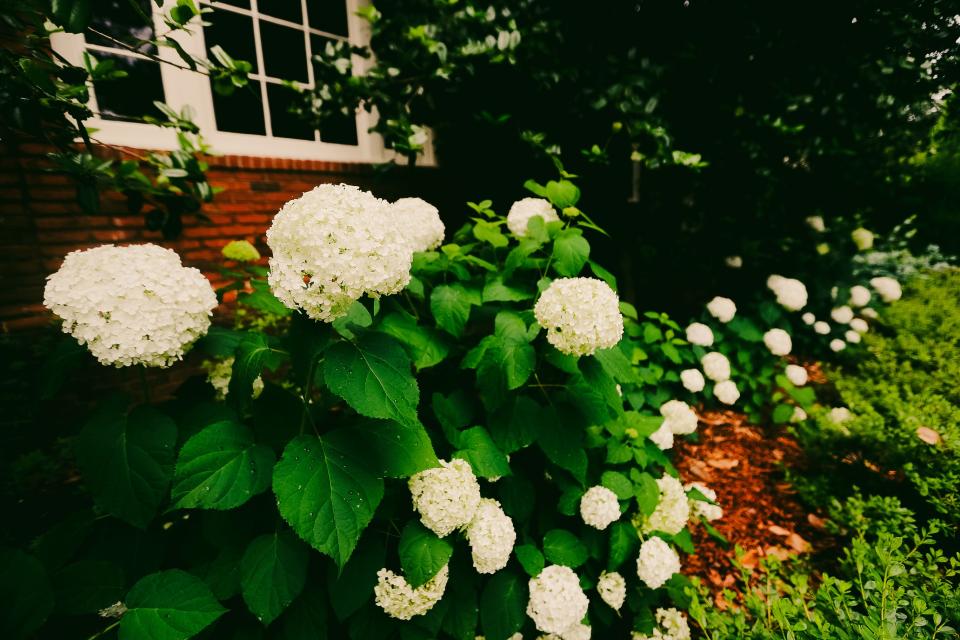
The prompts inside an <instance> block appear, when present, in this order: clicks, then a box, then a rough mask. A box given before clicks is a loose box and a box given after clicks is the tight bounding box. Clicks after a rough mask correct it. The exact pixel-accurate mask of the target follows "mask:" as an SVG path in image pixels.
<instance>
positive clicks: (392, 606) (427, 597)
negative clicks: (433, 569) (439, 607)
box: [373, 565, 450, 620]
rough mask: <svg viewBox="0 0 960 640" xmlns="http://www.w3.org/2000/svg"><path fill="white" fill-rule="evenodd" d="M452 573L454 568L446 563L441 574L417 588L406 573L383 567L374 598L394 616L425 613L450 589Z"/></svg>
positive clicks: (378, 573) (379, 573)
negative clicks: (402, 574)
mask: <svg viewBox="0 0 960 640" xmlns="http://www.w3.org/2000/svg"><path fill="white" fill-rule="evenodd" d="M449 577H450V568H449V566H448V565H444V567H443V568H442V569H440V571H438V572H437V575H435V576H433V577H432V578H430V580H428V581H427V582H426V583H424V584H422V585H420V586H419V587H417V588H416V589H414V588H413V587H411V586H410V583H409V582H407V580H406V578H404V577H403V576H401V575H398V574H396V573H394V572H393V571H390V570H389V569H380V571H378V572H377V584H376V586H375V587H374V588H373V594H374V599H375V601H376V603H377V606H378V607H380V608H381V609H383V611H384V613H386V614H387V615H388V616H390V617H391V618H396V619H397V620H409V619H410V618H412V617H414V616H422V615H423V614H425V613H427V612H428V611H430V609H433V606H434V605H435V604H437V603H438V602H440V599H441V598H443V592H444V591H446V590H447V579H448V578H449Z"/></svg>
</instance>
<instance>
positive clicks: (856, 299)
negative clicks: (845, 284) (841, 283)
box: [850, 284, 871, 307]
mask: <svg viewBox="0 0 960 640" xmlns="http://www.w3.org/2000/svg"><path fill="white" fill-rule="evenodd" d="M870 297H871V296H870V289H867V288H866V287H865V286H863V285H860V284H857V285H854V286H852V287H850V304H852V305H853V306H855V307H863V306H866V305H867V304H868V303H869V302H870Z"/></svg>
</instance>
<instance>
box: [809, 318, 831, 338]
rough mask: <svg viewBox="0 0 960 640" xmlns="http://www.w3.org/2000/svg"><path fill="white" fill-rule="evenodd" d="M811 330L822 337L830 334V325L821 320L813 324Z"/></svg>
mask: <svg viewBox="0 0 960 640" xmlns="http://www.w3.org/2000/svg"><path fill="white" fill-rule="evenodd" d="M813 330H814V331H815V332H817V333H819V334H820V335H822V336H825V335H827V334H828V333H830V325H829V324H828V323H826V322H824V321H823V320H817V321H816V322H814V323H813Z"/></svg>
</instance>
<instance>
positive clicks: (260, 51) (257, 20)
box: [250, 0, 273, 138]
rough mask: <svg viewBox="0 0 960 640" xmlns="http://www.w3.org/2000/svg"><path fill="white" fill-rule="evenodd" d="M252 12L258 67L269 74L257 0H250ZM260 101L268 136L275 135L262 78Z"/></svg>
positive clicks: (264, 73) (261, 71)
mask: <svg viewBox="0 0 960 640" xmlns="http://www.w3.org/2000/svg"><path fill="white" fill-rule="evenodd" d="M250 13H251V16H252V17H253V45H254V47H255V50H256V52H257V67H258V68H259V69H260V73H261V74H262V75H263V76H266V75H267V67H266V65H265V64H264V62H263V43H262V42H260V11H259V9H258V8H257V0H250ZM260 102H261V104H263V118H264V125H265V127H266V132H267V137H268V138H272V137H273V123H272V122H271V119H270V101H269V100H267V83H266V82H265V81H264V80H260Z"/></svg>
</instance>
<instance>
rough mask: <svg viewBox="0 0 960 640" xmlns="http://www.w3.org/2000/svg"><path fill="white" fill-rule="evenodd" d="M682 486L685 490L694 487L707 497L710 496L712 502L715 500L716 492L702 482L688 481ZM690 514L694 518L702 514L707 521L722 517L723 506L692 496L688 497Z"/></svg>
mask: <svg viewBox="0 0 960 640" xmlns="http://www.w3.org/2000/svg"><path fill="white" fill-rule="evenodd" d="M684 488H685V489H686V490H687V491H689V490H690V489H696V490H697V491H699V492H700V493H702V494H703V495H704V496H706V497H707V498H710V499H711V500H713V501H714V502H716V501H717V492H716V491H714V490H713V489H711V488H710V487H708V486H707V485H705V484H703V483H700V482H688V483H687V484H685V485H684ZM690 514H691V515H692V516H693V517H694V518H699V517H700V516H703V517H704V518H706V519H707V520H709V521H713V520H719V519H720V518H722V517H723V507H721V506H720V505H718V504H710V503H709V502H704V501H703V500H694V499H693V498H690Z"/></svg>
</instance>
